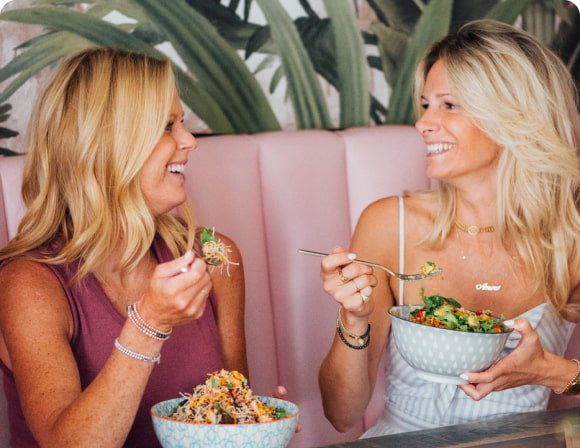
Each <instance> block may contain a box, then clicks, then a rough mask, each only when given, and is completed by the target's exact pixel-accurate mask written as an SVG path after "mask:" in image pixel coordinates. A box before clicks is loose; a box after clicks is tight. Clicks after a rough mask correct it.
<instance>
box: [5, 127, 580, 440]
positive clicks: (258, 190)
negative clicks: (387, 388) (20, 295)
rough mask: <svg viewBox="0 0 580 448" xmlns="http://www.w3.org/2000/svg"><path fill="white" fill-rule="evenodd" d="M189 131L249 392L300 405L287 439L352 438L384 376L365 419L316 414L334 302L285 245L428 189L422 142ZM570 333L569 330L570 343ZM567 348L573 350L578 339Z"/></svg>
mask: <svg viewBox="0 0 580 448" xmlns="http://www.w3.org/2000/svg"><path fill="white" fill-rule="evenodd" d="M198 140H199V149H198V150H197V151H194V152H193V153H191V154H190V160H189V163H188V165H187V167H186V188H187V190H188V195H189V198H190V200H191V202H192V203H193V204H194V208H195V211H196V216H197V220H198V222H199V224H200V225H208V226H215V227H216V229H218V230H219V231H221V232H223V233H225V234H227V235H228V236H230V237H231V238H232V239H233V240H234V241H236V243H237V244H238V246H239V248H240V250H241V253H242V256H243V261H244V269H245V273H246V337H247V345H248V358H249V363H250V374H251V384H252V387H253V388H254V389H255V390H256V391H257V392H258V393H260V394H271V392H272V391H273V389H274V387H275V386H276V385H277V384H283V385H285V386H286V387H287V388H288V390H289V399H290V400H292V401H294V402H296V403H297V404H298V405H299V406H300V408H301V426H302V433H301V434H298V435H297V436H295V437H294V440H293V442H292V446H293V447H295V448H296V447H307V446H318V445H323V444H329V443H336V442H340V441H346V440H352V439H354V438H356V437H358V436H359V435H360V434H361V433H362V432H363V431H364V430H365V429H366V428H368V427H369V426H370V425H371V424H372V423H373V422H374V420H375V419H376V417H377V415H378V413H379V412H380V410H381V408H382V392H383V389H384V383H383V382H381V381H379V383H378V384H377V387H376V388H375V392H374V395H373V398H372V401H371V404H370V406H369V408H368V410H367V414H366V416H365V418H364V419H363V420H361V422H360V423H359V424H358V425H356V427H355V428H353V429H352V430H351V431H349V432H348V433H346V434H339V433H337V432H336V431H334V429H333V428H332V427H331V425H330V424H329V423H328V422H327V421H326V419H325V418H324V415H323V411H322V405H321V399H320V393H319V390H318V379H317V373H318V368H319V366H320V363H321V362H322V358H323V356H324V354H325V353H326V351H327V350H328V348H329V346H330V344H331V342H332V338H333V335H334V325H335V318H336V306H335V305H334V304H333V303H332V301H331V300H330V299H329V298H328V297H327V296H326V295H325V294H324V292H323V291H322V288H321V285H320V280H319V260H318V259H316V258H313V257H304V256H302V255H299V254H297V252H296V249H298V248H300V247H303V248H309V249H315V250H321V251H330V250H331V249H332V248H333V247H334V246H335V245H342V246H348V243H349V238H350V234H351V233H352V231H353V229H354V226H355V224H356V221H357V219H358V216H359V215H360V213H361V211H362V210H363V209H364V207H365V206H366V205H367V204H369V203H371V202H372V201H374V200H376V199H378V198H380V197H383V196H388V195H397V194H400V193H401V192H402V191H403V190H404V189H411V190H416V189H426V188H428V186H429V183H428V180H427V178H426V177H425V169H424V163H425V157H424V150H423V144H422V141H421V140H420V138H419V136H418V135H417V133H416V131H415V130H414V129H413V128H411V127H406V126H383V127H374V128H364V129H362V128H361V129H348V130H344V131H339V132H329V131H284V132H276V133H264V134H256V135H237V136H217V137H203V138H200V139H198ZM22 166H23V157H14V158H0V246H2V245H4V244H5V243H6V241H7V240H8V238H9V237H12V236H13V235H14V234H15V232H16V229H17V226H18V222H19V221H20V219H21V217H22V214H23V207H22V203H21V199H20V185H21V182H22ZM579 336H580V331H578V330H577V331H576V334H575V336H574V337H573V341H575V344H576V345H578V342H579V340H580V337H579ZM572 345H574V344H572ZM569 352H570V353H575V354H576V355H579V354H580V347H575V346H574V347H570V348H569ZM379 378H382V375H380V376H379ZM177 392H179V391H176V394H177ZM168 398H169V397H168ZM1 400H2V399H1V398H0V402H1ZM0 404H1V403H0ZM566 405H567V404H566V402H565V401H562V400H560V401H553V402H552V403H551V406H552V407H562V406H566ZM3 419H4V420H5V410H4V409H3V407H2V406H0V427H1V428H6V427H7V423H6V422H5V421H3ZM2 437H4V440H3V439H2ZM6 437H7V436H6V434H5V431H2V432H1V433H0V448H3V447H4V446H7V439H6ZM3 443H4V444H3Z"/></svg>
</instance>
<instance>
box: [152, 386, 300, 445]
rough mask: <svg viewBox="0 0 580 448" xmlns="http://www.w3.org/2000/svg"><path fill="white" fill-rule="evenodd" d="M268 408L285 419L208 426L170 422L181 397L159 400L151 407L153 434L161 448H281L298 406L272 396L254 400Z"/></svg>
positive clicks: (293, 426) (295, 420)
mask: <svg viewBox="0 0 580 448" xmlns="http://www.w3.org/2000/svg"><path fill="white" fill-rule="evenodd" d="M257 398H258V399H259V400H260V401H262V402H264V403H265V404H267V405H269V406H275V407H277V408H282V409H284V410H285V411H286V415H287V417H285V418H281V419H280V420H275V421H271V422H267V423H246V424H208V423H189V422H181V421H177V420H173V419H171V418H169V416H170V415H171V414H172V413H173V412H174V411H175V409H176V408H177V406H178V405H179V403H180V402H182V401H183V397H180V398H174V399H172V400H166V401H162V402H161V403H157V404H156V405H154V406H153V407H152V408H151V418H152V419H153V428H154V430H155V435H156V436H157V438H158V439H159V442H160V443H161V445H162V446H163V448H186V447H187V448H189V447H197V448H202V447H203V448H205V447H220V448H262V447H268V448H283V447H286V446H287V445H288V443H290V439H291V438H292V436H293V435H294V431H295V429H296V425H297V424H298V414H299V410H298V406H296V405H295V404H293V403H291V402H289V401H285V400H280V399H278V398H272V397H257Z"/></svg>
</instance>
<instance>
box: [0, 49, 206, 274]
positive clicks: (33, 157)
mask: <svg viewBox="0 0 580 448" xmlns="http://www.w3.org/2000/svg"><path fill="white" fill-rule="evenodd" d="M175 92H176V88H175V80H174V77H173V72H172V67H171V63H170V62H169V61H167V60H157V59H153V58H151V57H148V56H145V55H142V54H137V53H128V52H124V51H120V50H114V49H106V48H92V49H87V50H84V51H82V52H80V53H79V54H77V55H75V56H73V57H71V58H70V59H68V60H67V61H65V62H64V63H63V64H62V65H61V66H60V67H59V68H58V69H57V71H56V73H55V74H54V76H53V78H52V80H51V82H50V83H49V85H48V87H47V88H46V90H45V91H44V92H43V94H42V95H41V96H40V97H39V99H38V101H37V103H36V105H35V108H34V111H33V114H32V117H31V120H30V125H29V129H28V135H27V144H26V148H27V153H28V154H27V156H26V157H27V158H26V164H25V168H24V182H23V185H22V196H23V199H24V203H25V205H26V207H27V211H26V214H25V215H24V218H23V219H22V221H21V223H20V226H19V228H18V233H17V235H16V236H15V237H14V238H13V239H12V240H11V241H10V242H9V243H8V245H7V246H6V247H5V248H3V249H2V250H0V261H2V260H5V259H8V258H11V257H15V256H22V255H25V254H27V253H28V252H30V251H32V250H34V249H37V248H39V247H40V246H42V245H43V244H45V243H47V242H51V241H54V240H58V241H59V242H60V243H61V244H60V250H59V252H58V253H57V254H56V255H54V256H53V257H50V258H46V259H43V262H45V263H50V264H61V263H70V262H72V261H74V260H82V263H81V266H80V269H79V272H78V274H77V277H76V279H77V280H80V279H82V278H83V277H84V276H85V275H86V274H87V273H89V272H90V271H91V270H93V269H94V268H96V267H98V266H99V265H101V264H102V263H103V261H104V260H105V258H106V257H107V255H108V254H109V253H110V252H111V251H112V250H113V249H114V248H116V247H117V246H118V245H119V244H120V243H122V244H123V245H124V246H123V247H124V252H123V254H122V257H121V261H120V266H119V268H120V269H121V270H122V272H127V271H129V270H132V269H134V268H135V267H136V266H137V264H138V262H139V260H141V259H142V257H143V256H144V255H145V254H146V253H147V251H148V250H149V249H150V246H151V244H152V242H153V239H154V236H155V233H156V232H158V233H159V234H160V235H161V237H162V238H163V239H164V240H165V241H166V243H167V244H168V245H169V247H170V249H171V251H172V252H173V254H174V255H175V256H177V255H178V254H179V253H182V252H183V251H185V250H187V249H190V248H191V246H192V244H193V232H195V228H194V225H193V222H192V221H193V218H192V213H191V212H190V209H189V207H188V206H187V204H185V205H184V206H182V217H183V220H179V219H177V218H176V217H175V216H174V215H172V214H165V215H160V216H154V215H153V214H152V213H151V212H150V210H149V209H148V207H147V204H146V202H145V199H144V197H143V195H142V193H141V187H140V180H139V172H140V170H141V167H142V166H143V164H144V163H145V161H146V160H147V158H148V157H149V155H150V154H151V152H152V150H153V149H154V147H155V145H156V144H157V142H158V141H159V139H160V138H161V136H162V135H163V132H164V129H165V126H166V122H167V120H168V117H169V114H170V109H171V105H172V102H173V99H174V95H175Z"/></svg>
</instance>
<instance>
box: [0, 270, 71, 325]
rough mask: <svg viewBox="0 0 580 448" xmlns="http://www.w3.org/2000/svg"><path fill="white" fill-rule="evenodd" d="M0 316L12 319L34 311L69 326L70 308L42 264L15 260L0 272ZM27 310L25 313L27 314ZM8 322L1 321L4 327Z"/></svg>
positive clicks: (62, 291)
mask: <svg viewBox="0 0 580 448" xmlns="http://www.w3.org/2000/svg"><path fill="white" fill-rule="evenodd" d="M0 291H2V292H1V293H0V313H1V314H3V315H4V316H9V315H12V316H13V317H15V316H18V315H20V314H21V313H27V312H30V310H34V313H35V315H36V314H37V313H43V315H45V316H47V317H48V316H50V317H51V318H54V320H55V323H57V325H59V324H68V323H69V322H70V321H71V320H72V319H71V318H70V316H71V314H70V308H69V305H68V301H67V299H66V295H65V293H64V290H63V288H62V285H61V284H60V281H59V280H58V278H57V277H56V275H55V274H54V273H53V272H52V270H51V269H50V268H49V267H48V266H47V265H46V264H44V263H40V262H37V261H33V260H28V259H16V260H13V261H10V262H8V263H6V264H5V265H4V266H3V267H2V269H0ZM27 310H28V311H27ZM9 321H11V319H10V318H7V319H2V324H3V326H4V325H6V323H7V322H9Z"/></svg>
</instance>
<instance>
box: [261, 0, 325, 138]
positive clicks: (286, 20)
mask: <svg viewBox="0 0 580 448" xmlns="http://www.w3.org/2000/svg"><path fill="white" fill-rule="evenodd" d="M257 1H258V4H259V5H260V8H261V9H262V12H263V13H264V15H265V16H266V19H267V21H268V23H269V25H270V29H271V33H272V39H273V41H274V43H275V44H276V46H277V47H278V50H279V53H280V56H281V57H282V64H283V66H284V73H285V75H286V79H287V81H288V88H289V92H290V98H291V100H292V105H293V107H294V114H295V117H296V123H297V125H298V128H300V129H305V128H330V127H331V125H332V124H331V121H330V116H329V115H328V110H327V106H326V102H325V99H324V95H323V94H322V89H321V88H320V84H319V82H318V78H317V76H316V72H315V71H314V67H313V66H312V61H311V60H310V58H309V57H308V53H307V52H306V49H305V48H304V45H303V44H302V40H301V39H300V36H299V35H298V31H297V30H296V27H295V26H294V23H293V22H292V19H291V18H290V16H289V15H288V13H287V12H286V11H285V10H284V8H283V7H282V5H281V4H280V2H279V1H278V0H257Z"/></svg>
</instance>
